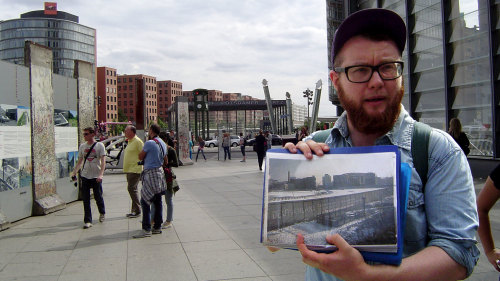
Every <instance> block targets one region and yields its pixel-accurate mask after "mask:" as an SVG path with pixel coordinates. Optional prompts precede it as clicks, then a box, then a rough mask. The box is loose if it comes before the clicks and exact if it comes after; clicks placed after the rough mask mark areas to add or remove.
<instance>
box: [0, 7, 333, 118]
mask: <svg viewBox="0 0 500 281" xmlns="http://www.w3.org/2000/svg"><path fill="white" fill-rule="evenodd" d="M57 2H58V10H60V11H65V12H69V13H72V14H75V15H77V16H79V20H80V24H83V25H86V26H89V27H92V28H95V29H96V31H97V62H98V66H109V67H113V68H116V69H117V71H118V73H120V74H124V73H126V74H134V73H142V74H146V75H151V76H155V77H156V78H157V79H158V80H176V81H180V82H182V83H183V89H184V90H191V89H195V88H209V89H217V90H221V91H223V92H239V93H242V94H244V95H251V96H254V97H257V98H264V94H263V90H262V84H261V81H262V79H264V78H266V79H267V80H268V81H269V88H270V92H271V97H272V98H275V99H284V98H285V92H290V93H291V94H292V100H293V102H294V103H296V104H303V105H305V104H306V100H305V99H304V98H303V97H302V92H303V91H304V90H305V89H306V88H310V89H314V86H315V83H316V81H318V79H322V80H323V85H324V86H323V93H322V99H321V103H322V105H321V107H320V108H321V110H320V116H321V115H332V114H331V112H332V109H333V107H332V106H331V103H330V102H329V101H328V91H327V86H326V85H327V84H328V69H327V67H328V64H327V55H328V54H327V50H326V48H327V42H326V40H327V39H326V26H327V24H326V4H325V2H324V1H307V0H295V1H285V0H275V1H265V0H245V1H229V0H211V1H206V0H184V1H174V0H150V1H129V0H123V1H116V0H108V1H104V0H88V1H84V0H71V1H69V0H60V1H57ZM0 5H1V6H2V7H3V8H2V10H1V11H0V19H12V18H18V17H19V14H21V13H24V12H28V11H31V10H41V9H43V2H37V1H32V0H20V1H15V2H14V1H7V0H0ZM323 108H324V112H323Z"/></svg>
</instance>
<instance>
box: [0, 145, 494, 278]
mask: <svg viewBox="0 0 500 281" xmlns="http://www.w3.org/2000/svg"><path fill="white" fill-rule="evenodd" d="M238 150H239V148H235V149H234V150H233V152H232V155H233V160H231V161H229V160H228V161H217V156H216V153H211V152H210V149H207V156H208V157H207V158H208V161H206V162H205V161H203V160H202V161H200V160H199V161H198V162H196V163H194V165H191V166H184V167H179V168H177V169H175V173H176V174H177V178H178V180H179V184H180V186H181V190H180V191H179V193H177V195H176V196H175V197H174V205H175V208H174V221H173V226H172V227H170V228H168V229H164V230H163V233H162V234H158V235H153V236H152V237H149V238H144V239H133V238H132V236H133V235H134V234H136V233H137V232H138V231H139V230H140V229H141V224H140V220H141V218H133V219H128V218H126V217H125V214H126V213H128V211H129V208H130V197H129V195H128V192H127V188H126V179H125V175H124V174H121V173H118V172H114V171H110V172H107V173H106V174H105V178H104V183H103V189H104V200H105V204H106V220H105V221H104V222H103V223H99V222H98V212H97V208H96V206H95V203H94V201H93V200H92V211H93V212H92V213H93V216H94V221H93V223H94V226H93V227H91V228H90V229H86V230H84V229H82V225H83V207H82V203H81V201H76V202H73V203H69V204H68V205H67V208H65V209H63V210H61V211H58V212H55V213H51V214H49V215H46V216H38V217H29V218H27V219H23V220H21V221H18V222H16V223H13V224H12V226H11V228H9V229H7V230H5V231H2V232H0V280H59V281H61V280H176V281H178V280H181V281H183V280H283V281H284V280H287V281H288V280H304V271H305V266H304V264H303V263H302V260H301V256H300V254H299V253H298V252H296V251H291V250H281V251H278V252H276V253H271V252H269V251H268V250H267V248H265V247H263V246H262V245H261V244H260V243H259V237H260V217H261V198H262V182H263V173H262V172H261V171H259V169H258V165H257V159H256V158H257V157H256V155H255V153H254V152H251V151H248V153H247V155H248V156H249V157H247V162H244V163H242V162H240V160H241V153H239V152H238ZM195 151H196V150H195ZM483 184H484V180H481V179H477V180H476V192H478V191H479V190H480V188H481V187H482V185H483ZM499 209H500V206H499V204H497V206H496V207H495V208H494V209H493V210H492V214H491V215H490V218H491V220H492V226H493V232H494V235H495V240H496V242H497V243H500V212H499ZM164 212H165V208H164ZM480 248H481V250H482V247H481V246H480ZM498 275H499V274H498V272H495V271H494V270H493V268H492V266H491V265H490V264H489V263H488V261H487V260H486V258H485V257H484V255H482V256H481V259H480V261H479V264H478V266H476V268H475V271H474V273H473V275H472V276H471V277H470V278H469V279H468V280H497V279H498Z"/></svg>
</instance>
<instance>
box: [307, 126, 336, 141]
mask: <svg viewBox="0 0 500 281" xmlns="http://www.w3.org/2000/svg"><path fill="white" fill-rule="evenodd" d="M331 133H332V129H328V130H323V131H318V132H317V133H316V134H314V136H313V138H312V140H313V141H315V142H325V141H326V139H327V138H328V136H329V135H330V134H331Z"/></svg>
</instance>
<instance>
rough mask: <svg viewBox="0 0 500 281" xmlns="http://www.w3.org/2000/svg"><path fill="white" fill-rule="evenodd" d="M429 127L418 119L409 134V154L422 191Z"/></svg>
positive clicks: (427, 166)
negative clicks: (410, 134)
mask: <svg viewBox="0 0 500 281" xmlns="http://www.w3.org/2000/svg"><path fill="white" fill-rule="evenodd" d="M430 135H431V127H430V126H429V125H427V124H424V123H420V122H418V121H416V122H415V124H414V125H413V133H412V136H411V156H412V158H413V165H414V166H415V169H416V170H417V173H418V175H419V176H420V179H421V180H422V192H424V191H425V184H426V183H427V171H428V170H429V154H428V153H429V138H430Z"/></svg>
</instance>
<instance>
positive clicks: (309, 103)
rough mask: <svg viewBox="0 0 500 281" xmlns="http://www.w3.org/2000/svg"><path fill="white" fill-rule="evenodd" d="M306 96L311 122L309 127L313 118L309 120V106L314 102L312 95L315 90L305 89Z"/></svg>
mask: <svg viewBox="0 0 500 281" xmlns="http://www.w3.org/2000/svg"><path fill="white" fill-rule="evenodd" d="M302 93H304V98H306V99H307V122H309V126H308V127H311V124H310V122H311V120H309V106H310V105H311V104H313V102H312V96H313V91H311V90H309V88H307V90H305V91H304V92H302Z"/></svg>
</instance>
